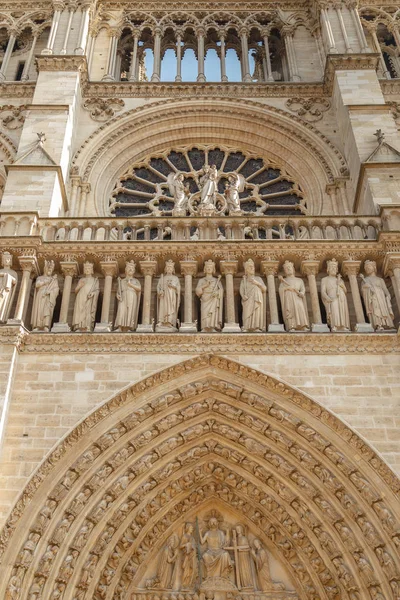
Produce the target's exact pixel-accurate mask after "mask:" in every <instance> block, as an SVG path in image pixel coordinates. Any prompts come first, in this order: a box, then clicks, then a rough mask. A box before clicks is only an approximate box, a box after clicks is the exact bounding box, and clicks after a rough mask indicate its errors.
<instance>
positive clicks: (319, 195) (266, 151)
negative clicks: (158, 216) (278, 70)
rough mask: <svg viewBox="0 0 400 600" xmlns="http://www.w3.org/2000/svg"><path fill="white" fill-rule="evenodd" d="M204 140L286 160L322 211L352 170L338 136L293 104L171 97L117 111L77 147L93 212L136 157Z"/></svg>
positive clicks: (100, 209)
mask: <svg viewBox="0 0 400 600" xmlns="http://www.w3.org/2000/svg"><path fill="white" fill-rule="evenodd" d="M161 108H162V110H160V109H161ZM196 144H203V145H204V144H205V145H210V144H212V145H214V147H218V146H219V145H222V146H224V147H226V148H231V149H232V150H238V151H240V150H242V151H246V152H248V153H250V154H252V155H255V156H260V157H264V159H265V160H266V161H268V160H270V161H272V162H273V163H274V164H276V165H278V166H281V167H282V168H283V169H285V170H286V171H287V173H288V176H289V177H290V178H291V179H292V180H293V181H296V182H297V184H298V185H299V187H300V189H301V190H302V192H303V193H304V197H305V198H307V202H308V206H309V209H310V212H311V214H315V215H317V214H321V213H322V214H323V213H326V212H329V210H331V208H330V205H329V199H328V195H327V193H326V186H327V185H328V184H329V183H332V182H333V181H334V180H335V179H336V178H337V177H341V176H343V175H344V174H346V173H347V169H346V163H345V160H344V158H343V156H342V155H341V153H340V151H339V150H338V149H337V148H336V147H335V146H334V145H333V144H332V142H330V141H328V139H327V138H326V137H325V136H324V135H323V134H322V133H321V132H320V131H318V129H317V128H316V127H314V126H313V125H311V124H310V123H307V122H305V121H304V120H302V119H301V118H299V117H297V116H295V115H292V114H290V113H289V112H288V111H285V110H282V109H278V108H275V107H271V106H267V105H265V104H262V103H260V102H255V101H250V100H246V101H243V100H239V99H229V98H224V99H223V98H220V99H219V100H218V102H217V103H216V102H215V101H213V100H211V99H210V100H209V99H202V100H199V99H197V98H188V99H181V100H174V101H171V100H165V101H161V102H153V103H151V104H150V105H146V106H145V107H143V106H141V107H138V108H135V109H132V110H130V111H127V112H125V113H123V114H121V115H119V116H117V117H114V118H113V119H111V120H110V121H109V122H108V123H107V124H105V125H102V126H101V127H100V128H99V129H98V130H96V131H95V132H94V133H93V134H92V135H91V136H90V137H89V138H88V139H87V140H86V141H85V142H84V144H83V145H82V146H81V148H80V149H79V150H78V151H77V152H76V154H75V157H74V160H73V166H74V167H77V169H78V170H79V174H80V175H81V177H82V178H83V179H84V180H85V181H88V182H89V183H90V184H91V190H92V191H91V196H90V199H89V201H88V204H87V207H86V212H87V213H93V212H95V213H96V214H99V215H102V216H103V215H104V214H107V209H108V206H109V199H110V196H111V194H112V191H113V189H114V187H115V185H116V181H117V180H118V177H120V176H121V175H122V174H123V173H124V172H125V171H126V170H127V169H128V168H129V167H130V165H131V164H132V163H133V162H135V163H136V162H140V161H141V160H145V159H146V158H148V157H150V156H153V155H155V154H157V153H161V154H162V153H168V152H169V151H171V150H173V149H175V148H178V147H182V146H188V145H192V146H195V145H196ZM105 164H106V165H107V167H106V168H104V165H105Z"/></svg>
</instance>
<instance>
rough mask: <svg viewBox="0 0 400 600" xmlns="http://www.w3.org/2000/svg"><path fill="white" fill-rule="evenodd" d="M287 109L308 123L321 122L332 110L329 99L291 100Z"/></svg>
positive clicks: (287, 102) (288, 101)
mask: <svg viewBox="0 0 400 600" xmlns="http://www.w3.org/2000/svg"><path fill="white" fill-rule="evenodd" d="M285 105H286V106H287V108H288V109H289V110H290V111H291V112H294V113H295V114H296V115H298V116H299V117H302V118H303V119H305V120H306V121H308V122H311V123H312V122H315V121H320V120H321V119H322V117H323V116H324V113H325V112H326V111H327V110H329V109H330V107H331V103H330V101H329V100H328V99H327V98H315V97H314V98H301V97H299V96H297V97H296V98H289V99H288V100H286V103H285Z"/></svg>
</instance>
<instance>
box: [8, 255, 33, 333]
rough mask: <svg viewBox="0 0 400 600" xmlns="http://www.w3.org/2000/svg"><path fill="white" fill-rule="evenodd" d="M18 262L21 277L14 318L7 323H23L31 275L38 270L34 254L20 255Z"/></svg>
mask: <svg viewBox="0 0 400 600" xmlns="http://www.w3.org/2000/svg"><path fill="white" fill-rule="evenodd" d="M18 262H19V264H20V267H21V270H22V279H21V285H20V288H19V294H18V300H17V306H16V307H15V314H14V318H13V319H8V321H7V324H10V325H21V324H23V321H24V320H25V315H26V309H27V306H28V300H29V292H30V291H31V285H32V277H33V276H34V275H37V274H38V272H39V269H38V265H37V260H36V256H21V257H20V258H19V259H18Z"/></svg>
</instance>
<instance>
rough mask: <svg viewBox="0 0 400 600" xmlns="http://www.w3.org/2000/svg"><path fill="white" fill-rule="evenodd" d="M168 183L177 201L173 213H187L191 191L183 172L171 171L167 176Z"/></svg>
mask: <svg viewBox="0 0 400 600" xmlns="http://www.w3.org/2000/svg"><path fill="white" fill-rule="evenodd" d="M167 183H168V188H169V191H170V194H171V196H173V198H174V202H175V206H174V210H173V213H176V214H178V213H179V214H180V215H182V213H183V214H186V208H187V203H188V199H189V194H190V191H189V186H188V185H185V178H184V175H183V173H170V174H169V175H168V177H167Z"/></svg>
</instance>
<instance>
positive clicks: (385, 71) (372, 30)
mask: <svg viewBox="0 0 400 600" xmlns="http://www.w3.org/2000/svg"><path fill="white" fill-rule="evenodd" d="M370 33H371V36H372V39H373V41H374V45H375V50H376V52H378V53H379V62H380V63H381V69H382V71H383V75H384V77H386V79H391V75H390V73H389V71H388V69H387V67H386V63H385V59H384V58H383V54H382V49H381V45H380V43H379V40H378V36H377V35H376V30H375V27H371V28H370Z"/></svg>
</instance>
